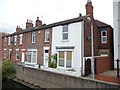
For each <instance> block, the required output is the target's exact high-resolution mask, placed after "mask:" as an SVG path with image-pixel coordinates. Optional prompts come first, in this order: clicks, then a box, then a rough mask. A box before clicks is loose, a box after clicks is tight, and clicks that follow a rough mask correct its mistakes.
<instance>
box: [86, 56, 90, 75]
mask: <svg viewBox="0 0 120 90" xmlns="http://www.w3.org/2000/svg"><path fill="white" fill-rule="evenodd" d="M90 74H91V59H90V58H88V59H87V60H85V76H89V75H90Z"/></svg>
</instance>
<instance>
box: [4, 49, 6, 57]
mask: <svg viewBox="0 0 120 90" xmlns="http://www.w3.org/2000/svg"><path fill="white" fill-rule="evenodd" d="M4 59H6V49H4Z"/></svg>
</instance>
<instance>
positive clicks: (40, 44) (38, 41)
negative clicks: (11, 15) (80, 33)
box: [3, 2, 114, 67]
mask: <svg viewBox="0 0 120 90" xmlns="http://www.w3.org/2000/svg"><path fill="white" fill-rule="evenodd" d="M86 15H90V17H91V21H89V20H84V19H83V18H84V16H80V17H77V18H74V19H70V20H65V21H61V22H57V23H53V24H49V25H43V24H42V21H41V20H39V17H37V20H36V23H35V27H33V22H32V21H31V20H27V22H26V29H24V30H22V29H21V28H20V27H19V26H17V28H16V32H15V33H13V34H10V35H6V36H4V37H3V42H4V38H5V37H6V38H7V43H6V45H5V44H4V43H3V50H4V49H6V52H7V53H6V58H7V59H11V60H12V61H13V62H21V59H22V52H24V53H25V61H27V58H28V51H27V50H28V49H37V50H38V52H37V64H40V65H41V64H42V65H43V61H44V47H49V48H50V49H49V57H50V55H51V45H52V27H55V26H59V25H65V24H70V23H74V22H79V21H84V57H91V23H92V24H93V34H94V56H100V55H102V54H104V53H105V54H106V53H107V54H108V56H109V57H110V60H109V62H112V60H113V53H114V52H113V29H112V27H111V26H110V25H108V24H105V23H103V22H101V21H98V20H95V19H94V16H93V6H92V2H87V4H86ZM47 29H49V31H50V34H49V35H50V37H49V42H45V31H46V30H47ZM103 29H105V30H106V32H107V42H106V43H104V44H103V43H101V31H102V30H103ZM33 32H35V43H32V33H33ZM21 34H22V35H23V39H22V40H23V41H22V45H20V44H19V41H20V37H19V35H21ZM14 36H17V44H16V45H13V43H12V41H13V39H12V38H14ZM9 37H11V44H10V45H8V38H9ZM10 49H12V53H11V58H9V50H10ZM17 49H19V55H18V56H19V59H18V60H16V50H17ZM101 62H102V60H101ZM109 62H107V63H109ZM112 63H113V62H112ZM109 65H112V64H109ZM108 67H109V66H108ZM110 67H112V66H110Z"/></svg>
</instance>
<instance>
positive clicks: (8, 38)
mask: <svg viewBox="0 0 120 90" xmlns="http://www.w3.org/2000/svg"><path fill="white" fill-rule="evenodd" d="M10 42H11V41H10V37H8V45H10Z"/></svg>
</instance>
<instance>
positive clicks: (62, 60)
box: [59, 59, 64, 67]
mask: <svg viewBox="0 0 120 90" xmlns="http://www.w3.org/2000/svg"><path fill="white" fill-rule="evenodd" d="M59 66H61V67H64V59H59Z"/></svg>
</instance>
